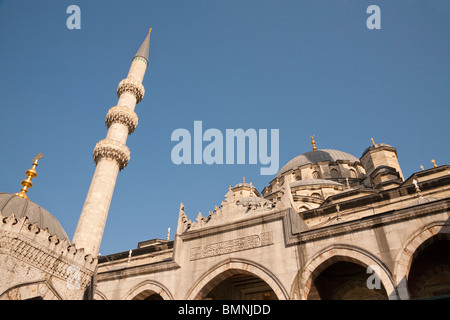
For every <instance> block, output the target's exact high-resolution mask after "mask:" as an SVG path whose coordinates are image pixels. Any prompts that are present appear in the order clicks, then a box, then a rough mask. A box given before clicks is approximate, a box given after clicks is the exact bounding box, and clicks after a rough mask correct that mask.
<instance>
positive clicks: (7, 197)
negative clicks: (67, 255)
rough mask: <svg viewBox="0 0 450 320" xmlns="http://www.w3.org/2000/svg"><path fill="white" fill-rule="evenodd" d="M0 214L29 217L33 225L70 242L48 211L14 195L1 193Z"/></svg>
mask: <svg viewBox="0 0 450 320" xmlns="http://www.w3.org/2000/svg"><path fill="white" fill-rule="evenodd" d="M0 212H1V214H2V215H3V216H4V217H9V216H10V215H12V214H14V217H16V218H17V219H20V218H22V217H27V218H28V220H29V221H30V222H31V224H35V223H37V224H38V227H39V228H40V229H48V232H49V233H50V234H51V235H55V234H56V236H57V237H58V239H59V240H64V239H66V240H67V241H69V237H68V236H67V234H66V232H65V231H64V229H63V228H62V227H61V225H60V224H59V222H58V220H56V218H55V217H54V216H52V215H51V214H50V213H49V212H48V211H47V210H45V209H44V208H41V207H40V206H39V205H37V204H36V203H34V202H31V201H30V200H27V199H23V198H21V197H18V196H16V195H14V194H9V193H4V192H1V193H0ZM69 242H70V241H69Z"/></svg>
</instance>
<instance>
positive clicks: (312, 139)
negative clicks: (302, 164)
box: [311, 135, 317, 150]
mask: <svg viewBox="0 0 450 320" xmlns="http://www.w3.org/2000/svg"><path fill="white" fill-rule="evenodd" d="M311 144H312V146H313V150H317V148H316V142H315V141H314V135H312V136H311Z"/></svg>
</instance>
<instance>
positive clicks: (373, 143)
mask: <svg viewBox="0 0 450 320" xmlns="http://www.w3.org/2000/svg"><path fill="white" fill-rule="evenodd" d="M370 140H371V141H372V145H373V146H374V147H375V141H373V138H370Z"/></svg>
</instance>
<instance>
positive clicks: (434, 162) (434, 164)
mask: <svg viewBox="0 0 450 320" xmlns="http://www.w3.org/2000/svg"><path fill="white" fill-rule="evenodd" d="M431 162H432V163H433V166H434V167H435V168H437V165H436V161H434V159H432V160H431Z"/></svg>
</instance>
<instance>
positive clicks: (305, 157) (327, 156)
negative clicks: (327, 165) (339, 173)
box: [277, 149, 359, 177]
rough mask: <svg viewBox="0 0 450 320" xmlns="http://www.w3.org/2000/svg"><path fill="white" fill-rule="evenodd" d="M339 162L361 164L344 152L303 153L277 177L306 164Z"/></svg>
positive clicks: (316, 151) (321, 151) (327, 150)
mask: <svg viewBox="0 0 450 320" xmlns="http://www.w3.org/2000/svg"><path fill="white" fill-rule="evenodd" d="M338 160H341V161H349V162H352V163H354V162H359V159H358V158H357V157H355V156H353V155H351V154H349V153H347V152H344V151H339V150H333V149H320V150H313V151H309V152H306V153H303V154H301V155H299V156H297V157H295V158H294V159H292V160H291V161H289V162H288V163H287V164H286V165H285V166H284V167H283V168H281V170H280V171H279V172H278V174H277V177H280V176H281V175H283V174H284V173H285V172H288V171H289V170H294V169H297V168H298V167H301V166H303V165H305V164H317V163H318V162H322V161H329V162H336V161H338Z"/></svg>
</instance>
